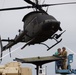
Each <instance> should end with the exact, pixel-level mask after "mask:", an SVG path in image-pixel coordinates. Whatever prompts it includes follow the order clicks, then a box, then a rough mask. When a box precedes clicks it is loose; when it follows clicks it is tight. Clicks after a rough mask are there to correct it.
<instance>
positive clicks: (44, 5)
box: [40, 2, 76, 7]
mask: <svg viewBox="0 0 76 75" xmlns="http://www.w3.org/2000/svg"><path fill="white" fill-rule="evenodd" d="M67 4H76V2H68V3H56V4H43V5H40V6H42V7H46V6H56V5H67Z"/></svg>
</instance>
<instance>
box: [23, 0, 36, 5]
mask: <svg viewBox="0 0 76 75" xmlns="http://www.w3.org/2000/svg"><path fill="white" fill-rule="evenodd" d="M24 1H26V2H27V3H29V4H32V5H35V3H34V2H32V1H31V0H24Z"/></svg>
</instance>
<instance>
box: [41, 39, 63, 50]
mask: <svg viewBox="0 0 76 75" xmlns="http://www.w3.org/2000/svg"><path fill="white" fill-rule="evenodd" d="M55 40H56V41H57V39H55ZM61 41H62V39H60V40H59V41H57V42H56V43H55V44H54V45H52V46H51V47H49V46H48V45H46V44H45V43H40V44H42V45H45V46H46V47H47V48H48V49H47V51H48V50H50V49H51V48H53V47H54V46H55V45H57V44H58V43H60V42H61Z"/></svg>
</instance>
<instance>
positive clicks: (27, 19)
mask: <svg viewBox="0 0 76 75" xmlns="http://www.w3.org/2000/svg"><path fill="white" fill-rule="evenodd" d="M23 22H24V31H25V32H27V35H25V36H24V41H25V42H28V41H29V40H31V39H32V38H35V39H34V40H33V41H32V42H31V43H30V44H36V43H40V42H44V41H46V40H47V39H50V38H51V36H52V35H53V34H54V33H56V32H57V31H58V30H60V22H59V21H57V20H56V19H55V18H54V17H53V16H51V15H48V14H47V13H43V12H38V11H36V12H35V11H34V12H31V13H29V14H27V15H25V16H24V18H23Z"/></svg>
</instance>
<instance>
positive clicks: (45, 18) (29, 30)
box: [0, 0, 76, 57]
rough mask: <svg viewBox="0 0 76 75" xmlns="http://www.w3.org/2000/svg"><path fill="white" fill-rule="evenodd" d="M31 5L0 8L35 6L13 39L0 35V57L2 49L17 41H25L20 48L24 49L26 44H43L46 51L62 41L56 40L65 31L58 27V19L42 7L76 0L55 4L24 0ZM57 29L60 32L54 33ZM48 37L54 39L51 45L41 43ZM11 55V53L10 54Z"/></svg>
mask: <svg viewBox="0 0 76 75" xmlns="http://www.w3.org/2000/svg"><path fill="white" fill-rule="evenodd" d="M24 1H25V2H27V3H28V4H30V5H31V6H24V7H16V8H4V9H0V11H7V10H19V9H25V8H35V9H36V10H35V11H32V12H29V13H28V14H26V15H25V16H24V17H23V19H22V21H23V23H24V26H23V30H19V35H16V36H15V38H14V39H10V38H8V39H1V36H0V47H1V50H0V57H2V54H3V51H5V50H6V49H9V52H10V51H11V50H10V48H11V47H12V46H14V45H15V44H17V43H20V42H22V43H23V42H24V43H25V42H26V44H25V45H24V46H23V47H22V48H21V49H24V48H25V47H26V46H27V45H34V44H43V45H45V46H46V47H47V51H48V50H50V49H51V48H53V47H54V46H55V45H57V44H58V43H60V42H61V41H62V38H61V39H60V40H58V39H59V38H60V37H61V35H62V34H63V33H64V32H65V31H66V30H64V31H63V30H62V28H61V27H60V21H57V20H56V18H55V17H53V16H52V15H49V14H48V13H47V12H46V11H45V10H43V9H42V7H47V6H54V5H64V4H76V2H70V3H57V4H42V5H40V4H39V3H38V0H36V2H32V1H31V0H24ZM57 31H61V33H60V34H56V32H57ZM48 39H51V40H52V39H54V40H55V41H56V43H55V44H53V45H52V46H51V47H49V46H48V45H47V44H45V43H43V42H45V41H46V40H48ZM2 42H8V44H6V45H5V46H3V44H2ZM10 56H11V55H10Z"/></svg>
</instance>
